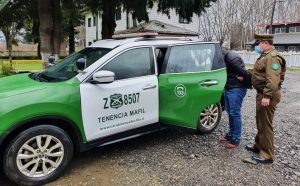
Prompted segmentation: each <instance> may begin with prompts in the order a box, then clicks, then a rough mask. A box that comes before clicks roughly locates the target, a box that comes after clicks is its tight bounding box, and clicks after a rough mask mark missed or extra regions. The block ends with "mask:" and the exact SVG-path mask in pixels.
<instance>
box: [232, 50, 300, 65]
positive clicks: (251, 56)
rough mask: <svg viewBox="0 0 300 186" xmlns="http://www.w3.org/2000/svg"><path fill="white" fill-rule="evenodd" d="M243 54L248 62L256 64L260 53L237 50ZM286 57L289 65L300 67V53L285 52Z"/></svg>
mask: <svg viewBox="0 0 300 186" xmlns="http://www.w3.org/2000/svg"><path fill="white" fill-rule="evenodd" d="M236 52H237V53H238V54H240V55H241V57H242V59H243V60H244V62H245V63H246V64H254V63H255V61H256V59H257V58H258V57H259V54H257V53H255V52H247V51H236ZM281 54H282V56H283V57H284V59H285V60H286V65H287V67H300V53H299V52H297V53H295V52H284V53H281Z"/></svg>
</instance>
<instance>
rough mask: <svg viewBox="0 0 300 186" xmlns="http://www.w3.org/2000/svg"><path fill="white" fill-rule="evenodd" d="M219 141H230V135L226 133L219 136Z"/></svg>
mask: <svg viewBox="0 0 300 186" xmlns="http://www.w3.org/2000/svg"><path fill="white" fill-rule="evenodd" d="M219 141H220V142H228V141H230V137H229V136H228V135H227V134H226V135H225V136H220V138H219Z"/></svg>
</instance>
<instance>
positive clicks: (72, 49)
mask: <svg viewBox="0 0 300 186" xmlns="http://www.w3.org/2000/svg"><path fill="white" fill-rule="evenodd" d="M73 52H75V31H74V26H73V22H72V20H70V21H69V54H72V53H73Z"/></svg>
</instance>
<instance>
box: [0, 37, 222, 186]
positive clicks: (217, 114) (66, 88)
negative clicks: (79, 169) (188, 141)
mask: <svg viewBox="0 0 300 186" xmlns="http://www.w3.org/2000/svg"><path fill="white" fill-rule="evenodd" d="M145 35H147V34H145ZM149 35H150V34H148V36H149ZM225 82H226V69H225V65H224V61H223V58H222V53H221V47H220V44H219V43H213V42H200V41H193V40H186V39H178V38H177V39H176V38H161V37H136V38H118V39H110V40H101V41H98V42H95V43H94V44H92V45H91V46H89V47H87V48H85V49H83V50H81V51H79V52H77V53H74V54H72V55H70V56H69V57H67V58H65V59H64V60H62V61H61V62H60V63H58V64H56V65H54V66H53V67H51V68H49V69H46V70H44V71H42V72H38V73H30V74H19V75H13V76H9V77H5V78H1V79H0V149H1V166H2V167H1V169H2V170H4V172H5V174H6V175H7V176H8V178H9V179H10V180H12V181H13V182H15V183H17V184H23V185H40V184H44V183H47V182H49V181H51V180H54V179H56V178H58V177H59V176H60V175H61V174H62V172H63V171H64V170H65V168H66V167H67V166H68V164H69V163H70V161H71V159H72V156H73V154H74V153H75V152H82V151H86V150H88V149H91V148H93V147H97V146H100V145H103V144H105V143H111V142H114V141H117V140H118V141H119V140H120V139H125V138H129V137H130V136H133V135H136V134H140V133H143V132H149V131H152V130H154V129H159V128H161V127H162V126H164V125H165V124H168V125H170V124H171V125H176V126H182V127H187V128H191V129H196V130H198V131H199V132H200V133H208V132H211V131H212V130H213V129H214V128H215V127H216V126H217V125H218V123H219V122H220V118H221V113H222V109H221V104H220V101H221V97H222V92H223V88H224V86H225Z"/></svg>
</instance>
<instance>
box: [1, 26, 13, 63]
mask: <svg viewBox="0 0 300 186" xmlns="http://www.w3.org/2000/svg"><path fill="white" fill-rule="evenodd" d="M11 28H12V25H6V27H5V29H3V34H4V37H5V41H6V49H7V51H8V60H9V66H10V68H12V56H11V51H12V35H11Z"/></svg>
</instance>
